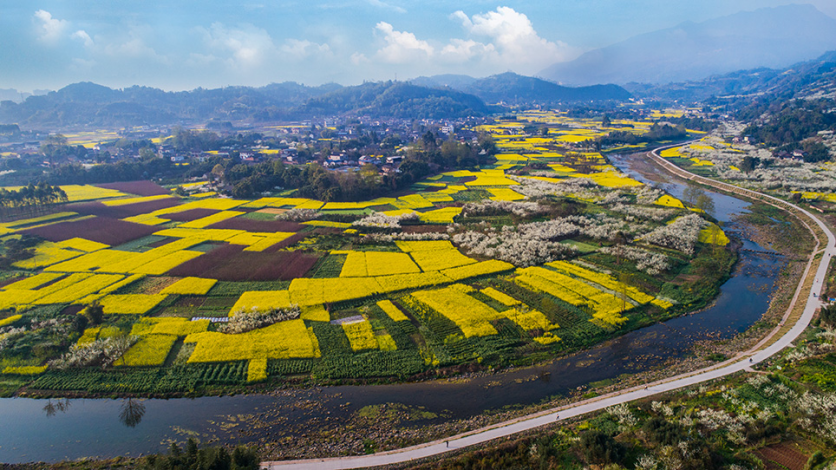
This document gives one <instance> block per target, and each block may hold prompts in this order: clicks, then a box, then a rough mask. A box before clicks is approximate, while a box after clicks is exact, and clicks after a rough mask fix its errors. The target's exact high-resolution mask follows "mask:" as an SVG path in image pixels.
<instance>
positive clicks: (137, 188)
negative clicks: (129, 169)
mask: <svg viewBox="0 0 836 470" xmlns="http://www.w3.org/2000/svg"><path fill="white" fill-rule="evenodd" d="M96 186H98V187H100V188H107V189H115V190H117V191H122V192H123V193H131V194H137V195H139V196H159V195H160V194H171V191H169V190H167V189H165V188H163V187H162V186H160V185H158V184H157V183H154V182H151V181H148V180H144V181H122V182H119V183H105V184H97V185H96Z"/></svg>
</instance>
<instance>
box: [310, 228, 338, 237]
mask: <svg viewBox="0 0 836 470" xmlns="http://www.w3.org/2000/svg"><path fill="white" fill-rule="evenodd" d="M344 230H345V229H344V228H337V227H317V228H315V229H314V230H312V231H311V232H310V233H312V234H314V235H339V234H341V233H343V231H344Z"/></svg>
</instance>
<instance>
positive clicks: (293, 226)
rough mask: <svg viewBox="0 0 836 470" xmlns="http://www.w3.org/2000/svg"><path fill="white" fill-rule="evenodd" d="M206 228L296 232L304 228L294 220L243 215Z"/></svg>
mask: <svg viewBox="0 0 836 470" xmlns="http://www.w3.org/2000/svg"><path fill="white" fill-rule="evenodd" d="M208 228H226V229H232V230H246V231H248V232H298V231H299V230H302V229H303V228H305V226H304V225H302V224H297V223H296V222H287V221H284V220H255V219H247V218H244V217H235V218H232V219H226V220H222V221H220V222H218V223H217V224H214V225H210V226H209V227H208Z"/></svg>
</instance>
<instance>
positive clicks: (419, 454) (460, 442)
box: [261, 144, 836, 470]
mask: <svg viewBox="0 0 836 470" xmlns="http://www.w3.org/2000/svg"><path fill="white" fill-rule="evenodd" d="M680 145H684V144H677V145H674V146H670V147H675V146H680ZM664 148H668V147H661V148H658V149H656V150H654V151H652V152H649V153H648V156H649V157H650V158H652V159H653V160H654V161H656V162H657V163H658V164H659V165H660V166H662V167H664V168H665V169H667V170H668V171H670V172H671V173H674V174H676V175H677V176H680V177H683V178H685V179H689V180H693V181H699V182H700V183H702V184H705V185H707V186H712V187H715V188H718V189H722V190H725V191H729V192H734V193H737V194H741V195H746V196H749V197H754V198H757V199H763V198H767V199H769V200H770V202H771V203H773V205H776V206H779V207H782V208H784V209H788V208H793V209H795V210H797V211H799V212H801V213H803V214H805V215H806V216H807V217H809V218H810V219H811V220H813V221H814V222H815V223H816V224H817V225H818V226H819V227H820V228H821V230H822V231H823V232H824V233H825V234H826V235H827V246H826V247H825V249H824V250H823V251H824V254H823V258H822V262H821V263H820V264H819V268H818V270H817V271H816V278H815V281H814V282H813V285H812V288H811V289H810V292H808V293H806V301H807V302H806V305H805V307H804V312H803V313H802V315H801V317H800V318H799V320H798V322H796V323H795V325H793V327H792V328H791V329H790V330H789V331H787V333H786V334H784V336H782V337H781V338H779V339H778V340H777V341H776V342H774V343H773V344H771V345H770V346H768V347H766V348H765V349H761V348H762V347H763V345H764V344H766V343H767V342H768V341H769V340H770V339H771V337H772V336H773V335H775V334H776V333H777V332H778V331H779V330H780V329H781V327H782V325H783V323H784V321H786V320H787V319H788V318H789V315H790V313H791V312H792V310H793V307H794V305H795V302H796V301H797V300H803V298H802V297H801V295H802V288H803V285H804V281H805V279H807V274H808V272H809V270H810V266H811V265H812V262H813V259H814V257H815V255H816V254H818V253H819V251H821V250H819V242H818V241H817V243H816V247H815V248H814V249H813V253H812V254H811V255H810V260H809V262H808V263H807V269H806V270H805V271H804V276H803V277H802V279H801V281H800V282H799V285H798V289H797V290H796V294H795V297H794V298H793V301H792V302H791V304H790V308H789V309H787V312H786V313H785V314H784V319H783V320H782V321H781V324H780V325H779V326H777V327H776V328H775V329H774V330H773V331H772V332H771V333H770V334H769V335H768V336H767V337H766V338H764V339H763V340H762V341H761V342H759V343H758V344H757V345H756V346H754V347H753V348H752V349H750V350H749V351H746V352H743V353H741V354H738V355H737V356H736V357H735V358H733V359H731V360H729V361H726V362H724V363H722V364H719V365H715V366H712V367H710V368H707V369H702V370H699V371H695V372H691V373H688V374H683V375H680V376H676V377H672V378H669V379H665V380H662V381H659V382H654V383H651V384H648V385H647V386H645V387H636V388H632V389H627V390H622V391H619V392H613V393H611V394H608V395H603V396H600V397H597V398H593V399H590V400H585V401H581V402H578V403H575V404H571V405H565V406H562V407H559V408H554V409H551V410H547V411H542V412H539V413H535V414H532V415H528V416H524V417H521V418H517V419H514V420H511V421H506V422H504V423H498V424H495V425H493V426H489V427H486V428H482V429H477V430H474V431H470V432H467V433H464V434H459V435H456V436H452V437H450V438H449V439H448V440H444V441H434V442H429V443H426V444H421V445H417V446H413V447H406V448H403V449H397V450H392V451H388V452H380V453H377V454H372V455H365V456H356V457H335V458H330V459H305V460H285V461H274V462H263V463H262V464H261V466H262V468H265V469H269V470H290V469H298V470H302V469H318V470H336V469H349V468H363V467H374V466H379V465H390V464H396V463H402V462H407V461H410V460H417V459H422V458H425V457H431V456H434V455H439V454H443V453H445V452H449V451H452V450H458V449H462V448H465V447H469V446H472V445H476V444H481V443H484V442H487V441H490V440H493V439H497V438H501V437H507V436H510V435H512V434H516V433H520V432H523V431H528V430H531V429H535V428H538V427H540V426H545V425H547V424H552V423H555V422H557V421H561V420H564V419H567V418H573V417H576V416H580V415H584V414H587V413H590V412H593V411H598V410H602V409H604V408H607V407H609V406H613V405H617V404H620V403H626V402H630V401H633V400H638V399H640V398H645V397H648V396H652V395H656V394H658V393H662V392H669V391H673V390H677V389H680V388H683V387H688V386H691V385H695V384H699V383H701V382H706V381H709V380H714V379H718V378H721V377H725V376H727V375H730V374H733V373H735V372H739V371H742V370H745V369H747V368H749V367H751V366H752V365H753V364H757V363H759V362H761V361H763V360H765V359H767V358H769V357H771V356H772V355H774V354H776V353H777V352H779V351H780V350H782V349H784V348H785V347H787V346H789V345H790V344H791V343H792V341H794V340H795V339H796V338H797V337H798V336H799V335H800V334H801V333H802V332H803V331H804V329H806V328H807V325H809V323H810V320H812V319H813V315H814V314H815V312H816V310H817V309H818V308H819V307H820V306H821V303H820V301H819V299H818V294H819V293H821V290H822V281H823V280H824V278H825V274H826V273H827V267H828V265H829V264H830V263H829V261H830V259H831V257H832V256H833V255H834V254H836V246H834V244H836V238H834V235H833V233H831V231H830V230H829V229H828V228H827V226H826V225H825V224H824V223H823V222H822V221H821V220H819V219H818V218H816V217H815V216H814V215H812V214H811V213H809V212H807V211H806V210H804V209H802V208H800V207H797V206H795V205H793V204H790V203H787V202H785V201H783V200H781V199H778V198H775V197H772V196H769V195H766V194H762V193H758V192H756V191H750V190H748V189H743V188H739V187H737V186H732V185H728V184H725V183H720V182H716V181H713V180H710V179H707V178H703V177H701V176H698V175H695V174H693V173H690V172H687V171H685V170H683V169H681V168H679V167H677V166H675V165H673V164H672V163H670V162H668V161H666V160H664V159H663V158H662V157H660V156H659V155H658V154H657V153H656V152H657V151H659V150H662V149H664ZM805 225H807V224H806V223H805ZM807 228H808V229H809V228H810V227H809V226H808V227H807ZM811 232H812V230H811ZM814 236H815V234H814Z"/></svg>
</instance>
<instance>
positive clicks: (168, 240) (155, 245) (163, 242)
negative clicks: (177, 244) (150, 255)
mask: <svg viewBox="0 0 836 470" xmlns="http://www.w3.org/2000/svg"><path fill="white" fill-rule="evenodd" d="M174 240H179V238H164V239H162V240H159V241H156V242H153V243H149V244H148V245H147V246H148V247H149V248H159V247H161V246H165V245H168V244H169V243H172V242H173V241H174Z"/></svg>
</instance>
